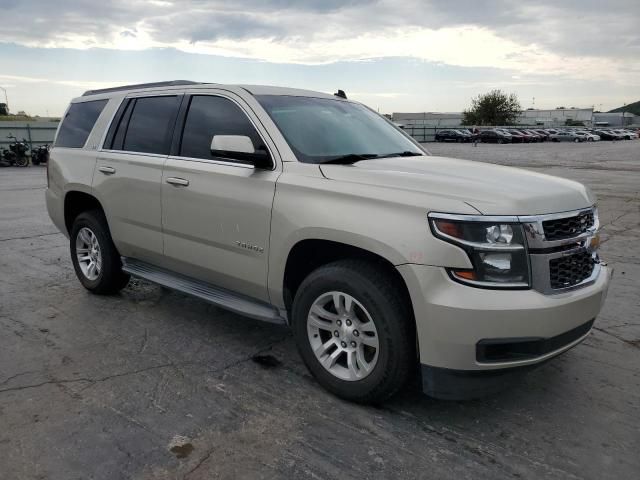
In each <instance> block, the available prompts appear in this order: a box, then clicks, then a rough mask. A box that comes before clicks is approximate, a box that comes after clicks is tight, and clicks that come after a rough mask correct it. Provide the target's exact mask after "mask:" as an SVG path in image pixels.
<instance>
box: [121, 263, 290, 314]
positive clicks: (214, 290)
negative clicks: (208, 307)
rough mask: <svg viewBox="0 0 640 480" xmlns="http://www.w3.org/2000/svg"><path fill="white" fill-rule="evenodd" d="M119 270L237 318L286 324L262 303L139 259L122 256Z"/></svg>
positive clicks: (271, 307) (272, 308) (266, 304)
mask: <svg viewBox="0 0 640 480" xmlns="http://www.w3.org/2000/svg"><path fill="white" fill-rule="evenodd" d="M122 270H124V271H125V272H127V273H129V274H131V275H133V276H134V277H140V278H144V279H145V280H149V281H150V282H153V283H157V284H158V285H162V286H163V287H167V288H170V289H172V290H176V291H178V292H182V293H186V294H187V295H192V296H194V297H198V298H200V299H202V300H205V301H207V302H210V303H213V304H214V305H216V306H218V307H220V308H223V309H225V310H229V311H231V312H234V313H238V314H240V315H244V316H247V317H251V318H255V319H257V320H263V321H265V322H270V323H278V324H286V323H287V321H286V319H284V318H283V317H282V316H281V315H280V312H279V310H278V309H277V308H275V307H273V306H271V305H269V304H268V303H266V302H261V301H259V300H254V299H252V298H250V297H245V296H243V295H239V294H237V293H233V292H231V291H229V290H226V289H223V288H220V287H216V286H214V285H211V284H209V283H207V282H203V281H201V280H196V279H193V278H190V277H187V276H185V275H181V274H179V273H175V272H171V271H169V270H165V269H164V268H160V267H156V266H154V265H151V264H149V263H146V262H143V261H140V260H136V259H133V258H127V257H122Z"/></svg>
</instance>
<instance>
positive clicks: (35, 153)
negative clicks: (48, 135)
mask: <svg viewBox="0 0 640 480" xmlns="http://www.w3.org/2000/svg"><path fill="white" fill-rule="evenodd" d="M48 161H49V145H40V146H39V147H36V148H34V149H33V150H31V163H32V164H33V165H40V164H41V163H47V162H48Z"/></svg>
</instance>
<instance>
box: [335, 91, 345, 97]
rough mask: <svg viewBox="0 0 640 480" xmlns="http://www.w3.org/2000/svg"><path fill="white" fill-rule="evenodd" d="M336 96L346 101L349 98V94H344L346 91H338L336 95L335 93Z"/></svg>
mask: <svg viewBox="0 0 640 480" xmlns="http://www.w3.org/2000/svg"><path fill="white" fill-rule="evenodd" d="M334 95H335V96H336V97H340V98H344V99H346V98H347V94H346V93H344V90H338V91H337V92H336V93H334Z"/></svg>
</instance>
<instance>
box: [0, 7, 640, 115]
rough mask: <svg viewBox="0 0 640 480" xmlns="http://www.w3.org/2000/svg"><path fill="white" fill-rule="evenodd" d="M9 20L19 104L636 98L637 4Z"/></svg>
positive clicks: (5, 25)
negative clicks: (283, 90) (159, 92)
mask: <svg viewBox="0 0 640 480" xmlns="http://www.w3.org/2000/svg"><path fill="white" fill-rule="evenodd" d="M0 18H2V25H1V26H0V86H2V87H4V88H6V90H7V92H8V95H9V104H10V107H11V110H12V111H14V112H15V111H18V110H25V111H27V112H28V113H32V114H39V115H47V114H49V115H60V114H61V113H62V112H63V110H64V108H65V106H66V104H67V102H68V101H69V99H70V98H72V97H74V96H77V95H79V94H81V93H82V92H83V91H84V90H86V89H89V88H100V87H103V86H104V87H106V86H113V85H117V84H126V83H140V82H148V81H158V80H167V79H190V80H197V81H207V82H219V83H260V84H272V85H283V86H294V87H300V88H308V89H313V90H320V91H328V92H329V91H330V92H333V91H335V90H336V89H338V88H341V89H343V90H345V91H346V92H347V94H348V95H349V96H350V97H353V98H356V99H358V100H361V101H363V102H365V103H367V104H369V105H370V106H372V107H374V108H378V109H379V110H380V111H381V112H385V113H387V112H388V113H391V112H393V111H460V110H462V109H463V108H465V107H466V106H468V104H469V101H470V99H471V98H472V97H474V96H475V95H477V94H478V93H481V92H485V91H488V90H490V89H492V88H501V89H503V90H506V91H508V92H515V93H516V94H518V96H519V97H520V100H521V103H522V106H523V107H524V108H527V107H531V106H533V105H534V97H535V106H536V107H539V108H554V107H557V106H561V105H562V106H567V107H570V106H575V107H582V106H588V107H590V106H595V108H597V109H603V110H607V109H611V108H614V107H617V106H620V105H622V104H623V103H625V102H626V103H629V102H633V101H637V100H639V99H640V23H639V20H640V1H639V0H553V1H547V0H531V1H527V0H513V1H507V0H492V1H483V0H377V1H368V0H234V1H228V0H104V1H97V0H56V1H52V0H0ZM0 98H2V92H1V91H0Z"/></svg>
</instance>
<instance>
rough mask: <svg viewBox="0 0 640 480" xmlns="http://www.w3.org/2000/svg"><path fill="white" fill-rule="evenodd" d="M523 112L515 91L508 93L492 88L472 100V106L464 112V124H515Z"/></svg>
mask: <svg viewBox="0 0 640 480" xmlns="http://www.w3.org/2000/svg"><path fill="white" fill-rule="evenodd" d="M521 113H522V107H520V102H519V101H518V97H517V96H516V94H515V93H511V94H509V95H507V94H506V93H504V92H502V91H501V90H491V91H490V92H489V93H484V94H480V95H478V96H477V97H476V98H474V99H472V100H471V108H469V109H468V110H465V111H464V112H463V113H462V115H463V116H462V124H463V125H513V124H514V123H515V122H516V119H517V118H518V115H520V114H521Z"/></svg>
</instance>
